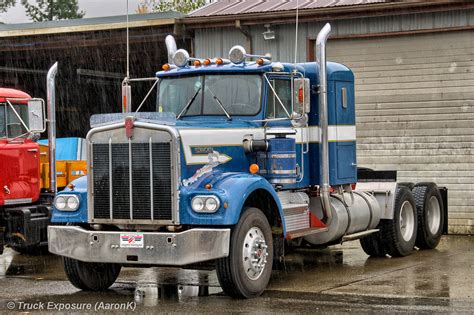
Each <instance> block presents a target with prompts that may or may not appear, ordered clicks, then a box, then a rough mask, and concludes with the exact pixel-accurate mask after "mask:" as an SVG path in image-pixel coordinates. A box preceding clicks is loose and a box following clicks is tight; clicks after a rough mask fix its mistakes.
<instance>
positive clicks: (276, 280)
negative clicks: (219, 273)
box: [0, 236, 474, 312]
mask: <svg viewBox="0 0 474 315" xmlns="http://www.w3.org/2000/svg"><path fill="white" fill-rule="evenodd" d="M278 267H279V268H278V270H275V271H274V272H273V275H272V280H271V283H270V285H269V287H268V290H267V291H266V292H265V293H264V295H263V296H262V297H260V298H258V299H257V300H253V301H242V300H233V299H230V298H228V297H226V296H225V295H224V294H223V292H222V290H221V288H220V286H219V283H218V281H217V277H216V274H215V272H214V271H207V270H183V269H176V268H145V269H141V268H124V269H123V270H122V273H121V274H120V277H119V279H118V281H117V283H116V284H115V285H114V286H113V287H112V288H111V290H109V291H107V292H100V293H97V292H95V293H91V292H81V291H79V290H77V289H76V288H74V287H73V286H72V285H71V284H69V282H68V281H67V279H66V276H65V274H64V272H63V269H62V262H61V258H60V257H56V256H53V255H43V256H36V257H35V256H27V255H20V254H17V253H15V252H13V251H12V250H6V252H5V253H4V255H2V256H0V288H1V289H0V311H2V310H4V309H5V307H4V305H6V303H7V302H8V301H12V300H13V301H16V302H20V301H26V302H45V303H46V302H50V301H53V302H55V303H78V302H80V303H92V304H94V303H96V302H97V301H101V302H105V303H128V302H133V303H136V304H134V305H136V307H137V309H135V311H136V310H142V311H152V310H153V307H159V310H160V311H170V312H173V311H180V312H181V311H183V312H195V311H205V312H213V311H238V312H285V311H288V310H291V311H292V312H308V311H312V312H313V311H321V312H323V311H324V312H326V311H331V312H337V311H354V310H357V311H374V310H405V311H416V312H419V311H421V312H424V311H426V312H431V311H438V312H471V311H474V285H473V283H474V238H472V237H456V236H450V237H444V238H443V239H442V242H441V244H440V246H439V247H438V249H437V250H431V251H417V252H415V253H414V254H413V255H412V256H410V257H405V258H388V257H387V258H369V257H368V256H367V255H365V254H364V252H363V251H362V250H361V249H360V246H359V243H358V242H352V243H347V244H344V245H343V246H335V247H333V248H330V249H322V250H314V249H299V250H296V251H293V252H291V253H289V254H288V255H287V256H286V259H285V261H284V263H282V264H281V265H279V266H278ZM255 301H258V303H255ZM127 310H128V311H131V310H130V309H127Z"/></svg>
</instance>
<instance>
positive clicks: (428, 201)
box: [413, 183, 445, 249]
mask: <svg viewBox="0 0 474 315" xmlns="http://www.w3.org/2000/svg"><path fill="white" fill-rule="evenodd" d="M413 196H414V197H415V203H416V209H417V214H418V234H417V238H416V246H417V247H418V248H420V249H433V248H435V247H436V246H438V243H439V240H440V239H441V235H442V234H443V226H444V220H445V218H444V211H443V199H442V198H441V194H440V192H439V190H438V187H437V186H436V184H435V183H420V184H416V185H415V187H414V188H413Z"/></svg>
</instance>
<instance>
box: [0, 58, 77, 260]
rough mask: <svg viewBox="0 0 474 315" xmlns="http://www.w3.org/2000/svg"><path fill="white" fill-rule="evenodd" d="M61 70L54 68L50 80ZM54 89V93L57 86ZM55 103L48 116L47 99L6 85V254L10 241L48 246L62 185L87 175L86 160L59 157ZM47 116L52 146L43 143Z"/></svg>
mask: <svg viewBox="0 0 474 315" xmlns="http://www.w3.org/2000/svg"><path fill="white" fill-rule="evenodd" d="M56 71H57V68H56V65H55V66H53V67H52V68H51V69H50V72H49V75H48V78H49V79H50V80H52V81H54V76H55V74H56ZM48 93H51V94H53V96H54V90H53V88H48ZM49 103H51V104H48V120H46V119H45V104H44V101H43V100H41V99H34V98H32V97H31V96H30V95H28V94H27V93H25V92H22V91H19V90H16V89H8V88H0V254H1V253H3V248H4V245H9V246H10V247H12V248H13V249H15V250H17V251H19V252H22V253H34V252H37V251H39V250H42V249H46V246H47V226H48V224H49V221H50V217H51V204H52V201H53V198H54V196H55V193H56V190H57V188H58V187H59V188H61V187H64V186H66V185H67V183H68V182H70V181H71V180H73V179H75V178H76V177H78V176H79V175H83V174H84V173H83V172H82V171H83V170H84V169H85V162H83V161H58V162H57V163H56V161H55V150H56V148H55V143H56V141H55V138H56V131H55V108H54V97H53V98H52V101H51V102H49ZM46 121H48V143H50V144H53V145H50V146H44V145H40V144H39V143H37V140H38V139H39V136H40V134H41V133H42V132H44V131H45V130H46ZM58 173H59V174H58ZM49 174H58V176H49ZM74 174H76V175H74Z"/></svg>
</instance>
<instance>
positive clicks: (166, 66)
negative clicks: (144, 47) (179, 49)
mask: <svg viewBox="0 0 474 315" xmlns="http://www.w3.org/2000/svg"><path fill="white" fill-rule="evenodd" d="M161 68H162V69H163V70H164V71H168V70H170V69H171V66H170V65H169V64H168V63H165V64H164V65H163V66H162V67H161Z"/></svg>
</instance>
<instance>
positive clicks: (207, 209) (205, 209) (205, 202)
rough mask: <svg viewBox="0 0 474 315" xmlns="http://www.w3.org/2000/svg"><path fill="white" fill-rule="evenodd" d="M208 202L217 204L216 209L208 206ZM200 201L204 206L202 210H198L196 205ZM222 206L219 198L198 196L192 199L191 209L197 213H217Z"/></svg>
mask: <svg viewBox="0 0 474 315" xmlns="http://www.w3.org/2000/svg"><path fill="white" fill-rule="evenodd" d="M208 200H212V201H210V202H215V204H214V205H215V207H214V208H213V207H211V206H209V204H208ZM199 201H200V204H202V208H200V209H197V208H196V207H194V205H195V204H196V203H197V202H199ZM220 206H221V201H220V199H219V197H217V196H215V195H197V196H194V197H193V198H192V199H191V209H192V210H193V211H194V212H196V213H216V212H217V211H218V210H219V208H220Z"/></svg>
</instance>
